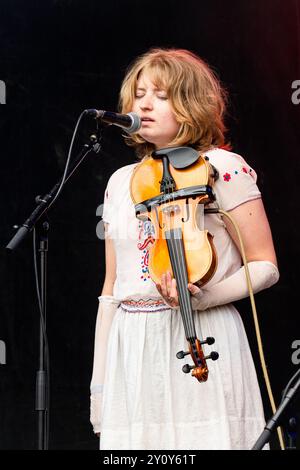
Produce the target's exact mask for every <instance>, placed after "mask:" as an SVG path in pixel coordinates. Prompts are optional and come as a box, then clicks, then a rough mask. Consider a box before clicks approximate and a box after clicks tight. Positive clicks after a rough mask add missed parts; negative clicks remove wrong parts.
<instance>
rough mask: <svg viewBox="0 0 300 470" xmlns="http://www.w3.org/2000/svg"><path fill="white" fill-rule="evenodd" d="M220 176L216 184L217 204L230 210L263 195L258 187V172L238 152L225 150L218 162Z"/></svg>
mask: <svg viewBox="0 0 300 470" xmlns="http://www.w3.org/2000/svg"><path fill="white" fill-rule="evenodd" d="M216 166H217V170H218V172H219V178H218V180H217V182H216V184H215V186H214V191H215V194H216V198H217V201H216V202H217V204H218V205H219V207H220V208H221V209H223V210H225V211H230V210H232V209H235V208H236V207H238V206H240V205H241V204H243V203H244V202H248V201H252V200H254V199H258V198H260V197H261V192H260V190H259V189H258V187H257V184H256V181H257V174H256V173H255V171H254V169H253V168H251V167H250V166H249V165H248V163H247V162H246V161H245V160H244V158H243V157H241V156H240V155H238V154H236V153H232V152H224V153H222V155H220V158H218V161H217V162H216Z"/></svg>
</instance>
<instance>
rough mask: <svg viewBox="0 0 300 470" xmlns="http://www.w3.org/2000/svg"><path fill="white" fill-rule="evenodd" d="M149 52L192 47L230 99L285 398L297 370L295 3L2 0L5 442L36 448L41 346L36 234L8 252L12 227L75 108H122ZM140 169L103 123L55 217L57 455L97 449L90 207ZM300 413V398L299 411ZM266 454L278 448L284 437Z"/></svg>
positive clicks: (261, 303)
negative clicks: (263, 227) (267, 270)
mask: <svg viewBox="0 0 300 470" xmlns="http://www.w3.org/2000/svg"><path fill="white" fill-rule="evenodd" d="M153 46H162V47H180V48H187V49H190V50H192V51H194V52H196V53H197V54H199V55H200V56H202V57H203V58H204V59H205V60H207V61H208V62H209V63H210V64H211V65H212V66H213V67H214V69H215V70H216V71H217V73H218V74H219V76H220V77H221V79H222V81H223V83H224V85H225V86H226V87H227V89H228V91H229V93H230V106H229V113H228V117H227V125H228V127H229V129H230V131H229V133H228V138H229V140H230V141H231V143H232V146H233V149H234V150H235V151H236V152H237V153H240V154H242V155H243V156H244V157H245V158H246V159H247V161H248V162H249V163H250V164H251V165H252V166H253V167H254V168H255V170H256V171H257V173H258V184H259V187H260V189H261V191H262V194H263V198H264V202H265V206H266V210H267V213H268V216H269V220H270V224H271V227H272V231H273V235H274V241H275V245H276V250H277V254H278V261H279V268H280V272H281V278H280V281H279V283H278V284H277V285H276V286H273V287H272V288H271V289H269V290H268V291H265V292H262V293H260V294H258V295H257V296H256V301H257V307H258V312H259V318H260V324H261V332H262V338H263V343H264V349H265V355H266V361H267V364H268V369H269V373H270V378H271V383H272V386H273V392H274V395H275V399H276V401H277V402H278V401H279V400H280V395H281V392H282V390H283V388H284V387H285V385H286V384H287V382H288V380H289V378H290V377H291V376H292V375H293V374H294V373H295V372H296V370H297V367H298V365H297V362H300V354H297V351H296V350H295V349H293V345H294V346H295V344H296V343H295V341H297V340H298V344H300V332H299V319H298V309H297V301H298V266H299V261H300V256H299V255H300V253H299V244H298V229H299V222H298V209H297V207H298V184H297V177H299V144H300V133H299V130H300V126H299V117H300V104H298V99H297V96H298V95H297V90H295V89H293V86H297V83H296V84H294V85H293V83H294V82H295V81H296V80H300V1H299V0H242V1H241V0H211V1H210V2H200V1H197V0H191V1H189V2H181V1H174V0H172V1H171V0H163V1H162V0H160V1H157V0H151V1H149V0H144V1H142V0H139V1H138V0H136V1H134V0H123V1H122V0H114V1H113V0H111V1H109V2H104V1H101V0H74V1H72V0H42V1H40V2H37V1H33V0H23V1H22V0H1V2H0V80H2V81H3V82H5V85H6V104H3V101H4V98H3V96H2V106H0V158H1V160H0V161H1V167H0V168H1V169H0V178H1V180H0V188H1V200H0V211H1V212H0V213H1V224H0V246H1V251H0V275H1V278H0V280H1V284H0V285H1V299H0V309H1V310H0V341H1V342H2V343H1V344H2V346H3V344H4V343H5V345H6V361H5V362H6V363H5V364H0V449H35V448H36V447H37V424H36V412H35V411H34V400H35V373H36V370H37V368H38V348H39V317H38V308H37V300H36V295H35V285H34V272H33V255H32V237H31V236H29V237H27V239H26V240H25V241H24V243H23V244H22V245H21V246H20V248H19V249H18V250H17V252H15V253H13V254H10V255H8V254H7V253H6V250H5V249H4V247H5V246H6V244H7V243H8V241H9V240H10V238H11V237H12V235H13V233H14V232H13V229H12V227H13V225H14V224H17V223H22V222H24V220H25V219H26V218H27V216H28V215H29V214H30V213H31V211H32V210H33V208H34V199H35V196H36V195H38V194H44V193H45V192H47V190H49V189H50V188H51V187H52V186H53V185H54V183H55V182H56V181H57V180H58V178H59V177H60V176H61V175H62V171H63V168H64V163H65V161H66V155H67V151H68V147H69V143H70V139H71V136H72V132H73V128H74V126H75V123H76V120H77V117H78V116H79V114H80V113H81V111H82V110H83V109H86V108H100V109H108V110H116V107H117V99H118V90H119V86H120V83H121V80H122V77H123V75H124V71H125V69H126V67H127V65H128V64H129V62H130V61H131V60H132V59H133V58H134V57H135V56H136V55H137V54H140V53H142V52H144V51H146V50H147V49H148V48H150V47H153ZM2 85H3V84H2ZM293 93H294V95H293ZM0 97H1V95H0ZM93 131H94V123H93V122H92V121H89V120H85V121H84V122H83V123H82V125H81V127H80V131H79V138H78V140H77V144H76V148H75V151H77V150H78V149H79V148H81V146H82V144H83V143H84V142H85V141H86V139H87V137H88V135H89V134H90V133H91V132H93ZM134 161H135V155H134V154H133V152H132V151H131V149H129V148H127V147H126V146H125V144H124V143H123V140H122V137H121V132H120V131H119V130H118V129H117V128H113V127H111V128H109V129H108V130H107V131H106V133H105V135H104V140H103V148H102V152H101V154H99V155H90V156H89V157H88V158H87V160H86V161H85V162H84V163H83V164H82V165H81V167H80V169H79V170H78V171H77V173H76V174H75V175H74V176H73V177H72V179H71V180H70V181H69V182H68V183H67V185H66V187H65V188H64V190H63V192H62V194H61V197H60V199H59V200H58V201H57V203H56V204H55V207H54V208H53V209H51V211H50V213H49V219H50V224H51V227H50V232H49V254H48V256H49V262H48V293H47V311H48V313H47V331H48V340H49V346H50V355H51V414H50V431H51V435H50V448H52V449H96V448H97V440H96V438H95V437H94V435H93V434H92V429H91V426H90V424H89V382H90V377H91V368H92V353H93V335H94V324H95V317H96V312H97V296H98V295H99V293H100V290H101V287H102V282H103V278H104V259H103V256H104V245H103V242H102V241H100V240H99V239H98V238H97V236H96V226H97V224H98V223H99V220H100V219H99V216H98V215H97V214H96V210H97V207H98V206H99V204H101V202H102V198H103V191H104V188H105V184H106V182H107V180H108V178H109V175H110V174H111V173H112V172H113V171H114V170H116V169H117V168H119V167H120V166H123V165H126V164H129V163H133V162H134ZM238 308H239V310H240V311H241V312H242V317H243V320H244V323H245V326H246V330H247V333H248V337H249V341H250V345H251V349H252V351H253V355H254V357H255V361H256V365H257V372H258V376H259V380H260V383H261V388H262V393H263V399H264V404H265V412H266V417H267V418H268V417H270V416H271V414H272V412H271V408H270V405H269V403H268V398H267V393H266V387H265V385H264V382H263V378H262V373H261V368H260V364H259V358H258V353H257V345H256V339H255V334H254V326H253V320H252V317H251V310H250V306H249V301H248V300H247V301H246V300H245V301H241V302H239V303H238ZM298 347H299V346H298ZM293 353H294V356H292V354H293ZM0 362H1V361H0ZM2 362H4V361H3V360H2ZM183 393H184V391H183ZM298 409H299V400H298V401H296V402H295V404H294V406H293V407H292V408H291V411H290V413H289V415H293V416H294V414H296V413H297V410H298ZM288 417H289V416H288ZM272 448H278V444H277V439H276V436H275V437H274V438H273V439H272Z"/></svg>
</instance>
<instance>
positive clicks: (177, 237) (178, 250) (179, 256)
mask: <svg viewBox="0 0 300 470" xmlns="http://www.w3.org/2000/svg"><path fill="white" fill-rule="evenodd" d="M171 196H172V202H173V204H174V205H175V196H174V191H173V192H172V194H171ZM175 210H176V208H175ZM181 215H182V214H181ZM171 233H172V236H173V239H172V242H171V243H173V247H174V252H175V256H174V262H175V264H176V268H177V269H176V270H177V277H178V282H179V285H178V286H177V290H179V292H181V294H180V300H181V304H182V306H181V307H182V308H181V311H182V312H181V313H182V317H183V321H184V323H185V326H186V332H187V335H188V337H189V338H191V336H192V333H193V328H192V319H191V318H190V315H189V314H188V311H189V304H188V299H187V293H186V292H184V289H186V288H187V286H185V283H186V280H187V279H186V278H187V276H186V275H185V274H186V272H185V271H184V266H185V259H184V252H183V238H182V231H181V230H180V231H179V230H178V231H175V230H174V227H173V228H172V231H171ZM172 236H171V237H172ZM183 263H184V264H183ZM174 274H175V273H174Z"/></svg>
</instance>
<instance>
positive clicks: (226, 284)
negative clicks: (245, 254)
mask: <svg viewBox="0 0 300 470" xmlns="http://www.w3.org/2000/svg"><path fill="white" fill-rule="evenodd" d="M248 269H249V274H250V279H251V284H252V289H253V293H254V294H256V293H257V292H260V291H261V290H263V289H267V288H269V287H271V286H272V285H273V284H275V283H276V282H277V281H278V279H279V271H278V269H277V267H276V266H275V265H274V264H273V263H271V262H270V261H251V262H250V263H248ZM248 296H249V290H248V284H247V281H246V274H245V268H244V266H242V267H241V268H240V269H238V270H237V271H236V272H235V273H234V274H232V275H231V276H229V277H228V278H227V279H224V280H223V281H220V282H218V283H217V284H214V285H213V286H211V287H208V288H207V289H205V287H204V288H203V289H201V290H200V292H199V293H197V294H195V295H192V296H191V298H192V307H193V310H206V309H208V308H211V307H216V306H217V305H224V304H229V303H231V302H235V301H237V300H240V299H244V298H245V297H248Z"/></svg>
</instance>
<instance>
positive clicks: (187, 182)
mask: <svg viewBox="0 0 300 470" xmlns="http://www.w3.org/2000/svg"><path fill="white" fill-rule="evenodd" d="M170 173H171V176H172V177H173V178H174V180H175V181H176V182H177V189H182V188H185V187H196V186H199V185H203V184H208V185H209V186H212V183H213V176H214V172H213V171H212V169H211V165H210V164H209V162H208V161H207V160H205V158H204V157H203V156H199V159H198V161H197V162H196V163H195V164H194V165H192V166H190V167H188V168H184V169H179V170H178V169H176V168H174V167H172V166H170ZM162 176H163V164H162V162H161V161H160V160H154V159H153V158H149V159H147V160H145V161H143V162H141V163H140V164H139V165H137V167H136V168H135V170H134V172H133V174H132V177H131V185H130V187H131V198H132V200H133V202H134V204H136V205H137V204H139V213H138V214H137V217H138V218H139V219H142V220H150V221H151V222H152V225H153V227H154V239H155V241H154V244H153V245H152V246H151V247H150V251H149V265H148V267H149V272H150V276H151V278H152V279H153V281H154V282H156V283H160V280H161V276H162V274H164V273H166V272H167V271H170V272H171V273H172V266H171V261H170V257H169V250H168V245H167V238H166V230H167V229H168V230H171V229H175V228H177V229H179V228H180V227H181V229H182V239H183V244H184V251H185V262H186V265H187V273H188V282H191V283H192V284H196V285H198V286H199V287H201V286H203V285H204V284H205V283H207V282H208V281H209V279H211V277H212V276H213V274H214V273H215V270H216V267H217V256H216V250H215V247H214V244H213V236H212V235H211V234H210V233H209V232H208V231H207V230H201V229H200V228H199V226H198V223H199V218H198V220H197V215H199V211H198V205H199V204H207V203H209V202H211V199H210V198H209V196H207V195H200V196H195V195H194V196H192V197H184V198H181V199H177V200H170V201H168V202H165V203H162V204H160V205H157V207H156V210H155V209H154V208H151V211H148V210H147V207H146V205H144V210H142V209H143V207H142V206H143V204H140V203H141V202H142V201H145V200H151V199H152V198H154V197H155V196H156V195H157V194H159V193H160V181H161V180H162ZM141 181H142V182H143V185H142V186H141V184H140V182H141ZM141 208H142V209H141ZM202 216H203V215H202ZM183 220H184V222H183ZM173 275H174V273H173Z"/></svg>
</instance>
